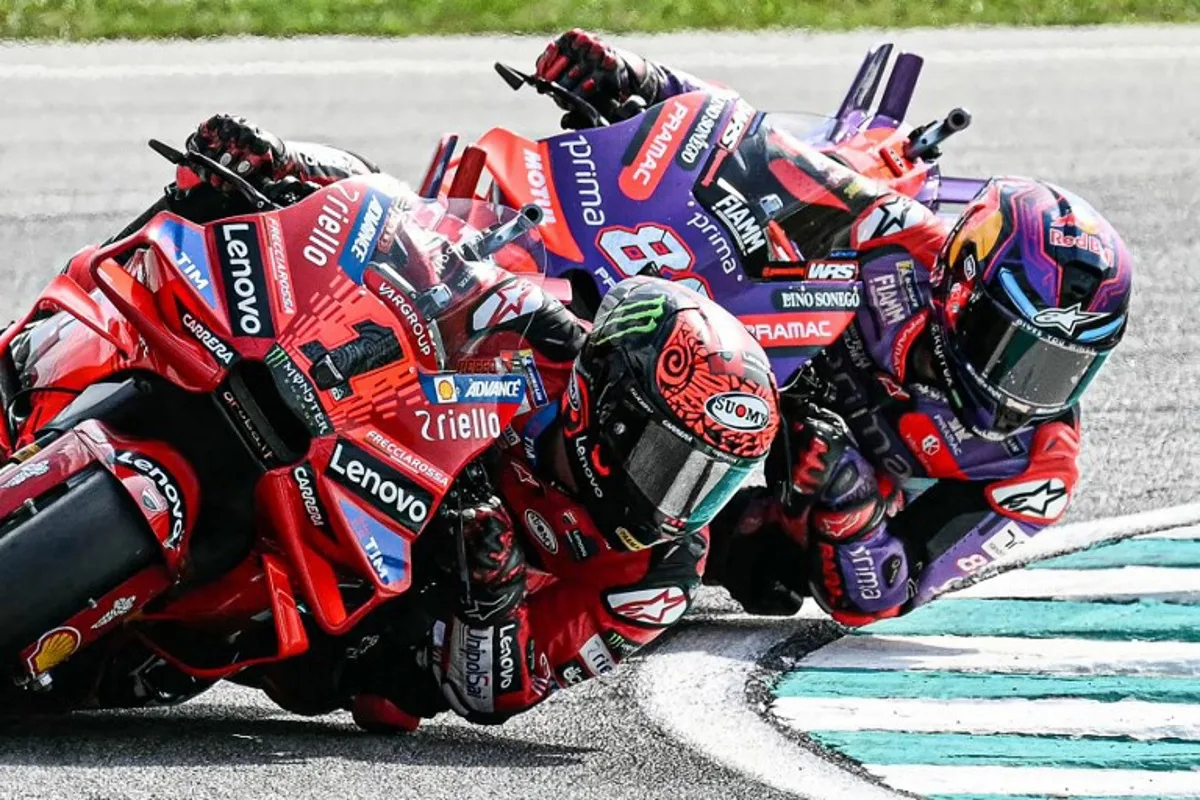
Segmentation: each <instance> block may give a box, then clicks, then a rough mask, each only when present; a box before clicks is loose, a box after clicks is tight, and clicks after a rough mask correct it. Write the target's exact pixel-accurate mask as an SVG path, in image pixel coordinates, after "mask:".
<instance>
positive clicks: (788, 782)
mask: <svg viewBox="0 0 1200 800" xmlns="http://www.w3.org/2000/svg"><path fill="white" fill-rule="evenodd" d="M759 624H760V625H766V626H767V627H765V628H762V627H760V628H759V629H757V630H752V631H749V632H747V630H746V629H738V630H734V631H730V630H729V629H728V628H689V629H687V630H684V631H680V632H678V633H677V634H675V635H673V636H672V637H671V639H670V640H669V641H668V642H667V643H665V644H664V645H663V646H662V647H660V648H659V649H658V650H656V651H655V653H654V655H653V656H651V657H650V658H648V659H646V661H645V662H644V663H643V664H642V666H641V668H640V669H639V671H638V677H637V682H638V686H637V694H638V701H639V703H640V704H641V706H642V708H643V709H644V710H645V711H646V713H647V714H648V715H649V716H650V718H651V719H652V720H653V721H654V722H655V723H656V724H657V725H659V726H660V727H662V728H663V729H664V730H665V731H667V733H669V734H671V735H672V736H674V737H676V738H677V739H680V740H682V741H683V742H685V743H687V744H688V745H690V746H691V747H693V748H695V749H697V750H699V751H700V752H702V753H704V754H705V755H706V756H707V757H709V758H711V759H712V760H714V761H716V762H718V763H720V764H723V765H725V766H727V767H729V768H731V769H734V770H737V771H738V772H740V773H742V774H744V775H748V776H749V777H751V778H753V779H755V780H758V781H761V782H762V783H765V784H767V785H769V786H773V787H775V788H776V789H779V790H781V791H785V792H791V793H793V794H797V795H800V796H802V797H810V798H822V800H882V799H883V798H889V799H890V798H896V797H899V796H900V795H898V794H896V793H893V792H890V791H888V790H887V789H883V788H881V787H879V786H877V785H875V784H873V783H871V782H870V781H867V780H864V779H863V778H860V777H858V776H857V775H854V774H853V773H850V772H847V771H845V770H843V769H841V768H839V767H837V766H835V765H834V764H832V763H830V762H828V761H826V760H825V759H823V758H821V757H820V756H818V755H816V754H815V753H811V752H809V751H807V750H804V749H802V748H800V747H799V746H797V745H796V744H795V743H793V742H791V741H789V740H788V739H787V738H786V737H785V736H783V735H782V734H781V733H780V732H779V731H778V730H777V729H776V728H775V727H773V726H771V725H768V724H767V723H765V722H764V721H763V719H762V717H761V716H759V713H758V711H757V710H755V709H752V708H751V707H750V705H749V704H748V703H747V702H746V682H747V680H749V678H750V674H751V672H752V670H753V669H754V667H755V664H756V662H757V661H758V658H759V657H760V656H761V654H762V653H763V652H765V651H766V650H767V648H769V647H770V646H771V645H773V644H775V643H776V642H777V641H779V640H781V639H783V638H784V637H786V636H787V635H788V634H789V633H790V632H791V631H792V624H789V623H787V622H775V623H762V622H761V621H760V623H759Z"/></svg>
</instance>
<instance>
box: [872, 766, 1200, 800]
mask: <svg viewBox="0 0 1200 800" xmlns="http://www.w3.org/2000/svg"><path fill="white" fill-rule="evenodd" d="M867 770H868V771H870V772H872V773H874V774H875V775H878V776H880V777H881V778H883V779H884V780H886V781H887V782H888V783H891V784H893V785H895V786H897V787H900V788H902V789H905V790H907V791H910V792H915V793H917V794H978V793H979V792H981V791H989V788H985V787H994V788H995V791H1002V792H1003V793H1004V794H1005V795H1020V794H1035V795H1045V794H1053V795H1055V796H1059V795H1061V796H1065V797H1072V796H1076V795H1088V796H1091V797H1126V796H1129V795H1136V796H1137V797H1139V798H1144V797H1156V798H1167V797H1189V798H1196V797H1198V796H1200V773H1197V772H1158V771H1151V770H1133V769H1059V768H1055V767H943V766H936V767H934V766H929V765H928V764H912V765H908V764H905V765H903V766H901V765H886V766H883V765H876V764H870V765H868V766H867ZM1000 787H1003V788H1002V789H1001V788H1000Z"/></svg>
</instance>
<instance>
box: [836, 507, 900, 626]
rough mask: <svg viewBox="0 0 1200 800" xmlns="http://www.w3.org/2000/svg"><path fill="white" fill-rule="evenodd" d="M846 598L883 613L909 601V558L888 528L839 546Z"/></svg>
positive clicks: (867, 609) (868, 609)
mask: <svg viewBox="0 0 1200 800" xmlns="http://www.w3.org/2000/svg"><path fill="white" fill-rule="evenodd" d="M836 550H837V561H838V567H839V569H840V570H841V573H842V577H843V580H844V583H845V589H846V596H847V598H848V599H849V600H850V602H851V603H853V604H854V605H855V606H856V607H857V608H860V609H862V610H863V611H883V610H885V609H889V608H894V607H896V606H899V605H902V604H903V603H904V602H905V601H906V600H907V599H908V591H909V586H908V557H907V555H906V554H905V549H904V543H903V542H902V541H900V540H899V539H898V538H896V537H895V536H893V535H891V534H890V533H888V532H887V529H886V527H884V526H882V525H881V526H880V527H879V528H877V529H876V530H874V531H872V532H871V533H869V534H867V535H866V536H864V537H862V538H861V539H857V540H855V541H853V542H847V543H846V544H840V545H836Z"/></svg>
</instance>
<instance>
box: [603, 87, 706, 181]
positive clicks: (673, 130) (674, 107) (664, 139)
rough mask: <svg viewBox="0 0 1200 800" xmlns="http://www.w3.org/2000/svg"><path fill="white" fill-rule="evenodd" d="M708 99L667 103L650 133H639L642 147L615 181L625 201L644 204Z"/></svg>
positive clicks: (691, 96)
mask: <svg viewBox="0 0 1200 800" xmlns="http://www.w3.org/2000/svg"><path fill="white" fill-rule="evenodd" d="M707 99H708V98H707V96H706V95H702V94H689V95H685V96H683V97H677V98H673V99H671V100H668V101H667V102H666V103H664V104H663V106H662V108H661V109H660V110H659V112H658V116H657V117H655V118H654V121H653V123H652V124H651V125H650V129H649V130H648V131H647V130H646V129H645V128H643V129H642V131H645V138H644V139H643V141H642V146H641V148H640V149H639V150H638V151H637V154H636V155H635V156H634V157H633V160H632V161H630V162H627V166H626V167H625V168H624V169H623V170H621V175H620V178H619V179H618V181H617V185H618V186H619V187H620V189H621V192H622V193H623V194H624V195H625V196H626V197H628V198H630V199H631V200H645V199H646V198H648V197H650V195H652V194H654V190H655V189H657V188H658V184H659V183H661V182H662V179H663V176H664V175H665V174H666V172H667V168H668V167H669V166H670V165H671V159H673V158H674V157H675V153H676V152H677V151H678V150H679V148H680V146H681V145H682V144H683V140H684V138H685V137H686V136H687V131H688V128H689V127H691V124H692V120H693V119H695V117H696V114H697V113H698V112H699V110H700V105H701V103H703V102H704V101H705V100H707ZM642 131H639V134H641V133H642Z"/></svg>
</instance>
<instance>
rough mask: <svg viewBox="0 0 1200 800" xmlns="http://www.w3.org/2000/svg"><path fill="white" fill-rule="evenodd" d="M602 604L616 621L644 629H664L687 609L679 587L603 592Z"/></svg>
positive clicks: (686, 601) (682, 591)
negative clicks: (620, 619) (619, 620)
mask: <svg viewBox="0 0 1200 800" xmlns="http://www.w3.org/2000/svg"><path fill="white" fill-rule="evenodd" d="M604 604H605V606H607V608H608V610H609V611H611V612H612V613H613V614H615V615H616V616H618V617H621V618H622V619H626V620H628V621H630V622H632V623H634V624H635V625H641V626H643V627H647V628H667V627H670V626H671V625H673V624H675V623H676V622H677V621H678V620H679V618H680V617H682V616H683V614H684V612H685V611H687V609H688V596H687V592H685V591H684V590H683V589H682V588H680V587H679V586H662V587H656V588H653V589H630V590H626V591H616V592H606V593H605V595H604Z"/></svg>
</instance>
